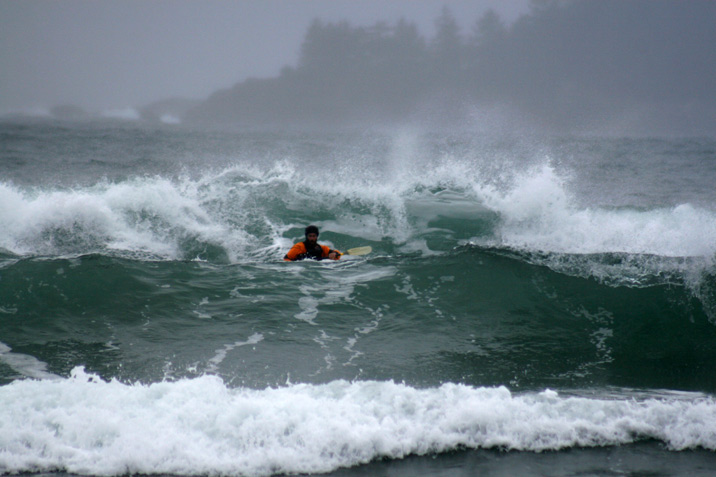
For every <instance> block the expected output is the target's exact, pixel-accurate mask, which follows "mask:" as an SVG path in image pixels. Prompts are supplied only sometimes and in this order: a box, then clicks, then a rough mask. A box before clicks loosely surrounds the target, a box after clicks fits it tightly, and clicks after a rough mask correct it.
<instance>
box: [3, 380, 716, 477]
mask: <svg viewBox="0 0 716 477" xmlns="http://www.w3.org/2000/svg"><path fill="white" fill-rule="evenodd" d="M0 402H3V403H4V405H3V406H2V407H0V448H2V449H3V452H2V453H0V470H1V471H2V472H45V471H56V470H63V471H67V472H71V473H78V474H95V475H126V474H128V473H132V474H135V473H143V474H175V475H199V474H212V475H216V474H223V475H229V474H231V475H270V474H276V473H314V472H328V471H332V470H335V469H337V468H340V467H347V466H354V465H357V464H361V463H366V462H369V461H371V460H373V459H376V458H379V457H381V456H386V457H389V458H401V457H404V456H407V455H410V454H428V453H434V452H443V451H449V450H454V449H457V448H460V447H467V448H501V449H519V450H525V451H544V450H552V449H555V450H556V449H564V448H569V447H575V446H605V445H619V444H626V443H631V442H634V441H636V440H640V439H656V440H659V441H661V442H663V443H664V444H665V445H666V446H668V447H669V448H670V449H672V450H680V449H692V448H697V447H703V448H705V449H709V450H716V401H715V400H714V399H713V397H708V396H704V395H701V394H680V395H677V394H674V395H669V394H666V395H658V394H655V395H654V397H648V396H647V397H639V396H636V397H635V396H632V397H628V396H627V397H626V398H621V399H618V398H614V397H609V398H604V399H598V398H588V397H563V396H560V395H558V394H557V393H556V392H554V391H545V392H542V393H533V394H523V395H514V394H512V393H511V392H510V391H508V390H507V389H506V388H504V387H500V388H475V387H470V386H465V385H459V384H443V385H442V386H440V387H438V388H428V389H416V388H412V387H410V386H406V385H401V384H395V383H392V382H376V381H365V382H353V383H349V382H345V381H334V382H331V383H328V384H323V385H309V384H295V385H289V386H286V387H281V388H274V389H272V388H269V389H264V390H253V389H246V388H238V389H230V388H227V387H226V386H225V384H224V383H223V382H222V381H221V379H219V378H217V377H212V376H204V377H201V378H196V379H184V380H180V381H176V382H161V383H154V384H150V385H142V384H133V385H127V384H123V383H121V382H118V381H115V380H113V381H110V382H104V381H102V380H100V379H99V378H98V377H97V376H94V375H91V374H87V373H86V372H85V371H84V370H83V369H82V368H76V369H74V370H73V372H72V377H71V378H70V379H65V380H61V381H15V382H13V383H11V384H9V385H6V386H3V387H0Z"/></svg>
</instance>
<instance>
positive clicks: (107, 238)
mask: <svg viewBox="0 0 716 477" xmlns="http://www.w3.org/2000/svg"><path fill="white" fill-rule="evenodd" d="M197 187H198V184H197V183H195V182H192V181H185V182H180V183H175V182H172V181H169V180H166V179H161V178H151V179H136V180H133V181H129V182H124V183H119V184H98V185H96V186H93V187H89V188H84V189H78V190H73V189H70V190H50V191H21V190H19V189H18V188H16V187H14V186H11V185H8V184H3V183H0V248H4V249H7V250H9V251H11V252H13V253H15V254H18V255H27V254H82V253H90V252H97V251H103V250H107V249H108V250H115V251H126V252H142V253H147V254H150V255H154V256H156V257H161V258H169V259H176V258H184V257H182V253H183V251H182V243H184V242H186V241H187V240H198V241H202V242H205V243H211V244H216V245H218V246H220V247H222V248H223V249H224V250H225V251H226V252H227V254H229V256H230V258H235V254H236V253H237V252H238V251H239V250H240V249H241V247H242V245H243V244H244V242H245V240H246V239H245V238H244V237H243V234H241V230H236V229H232V228H230V227H229V226H227V224H226V223H225V221H224V220H223V217H221V216H217V215H216V214H212V213H211V211H209V210H208V209H207V206H206V205H205V202H207V201H211V200H212V199H213V198H212V197H211V196H208V197H207V195H206V194H205V193H203V192H199V191H198V189H197ZM189 258H194V257H189Z"/></svg>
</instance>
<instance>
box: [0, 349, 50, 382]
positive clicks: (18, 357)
mask: <svg viewBox="0 0 716 477" xmlns="http://www.w3.org/2000/svg"><path fill="white" fill-rule="evenodd" d="M0 362H3V363H5V364H6V365H8V366H10V368H12V369H13V370H14V371H15V372H17V373H20V374H21V375H23V376H27V377H29V378H36V379H61V378H60V376H58V375H56V374H53V373H50V372H49V371H47V363H45V362H43V361H40V360H39V359H37V358H35V357H34V356H30V355H29V354H22V353H13V352H12V348H10V347H9V346H8V345H6V344H5V343H2V342H0Z"/></svg>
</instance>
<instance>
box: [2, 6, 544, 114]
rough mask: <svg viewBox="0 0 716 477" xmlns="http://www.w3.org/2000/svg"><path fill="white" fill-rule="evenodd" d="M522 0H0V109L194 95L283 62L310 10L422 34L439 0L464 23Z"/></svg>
mask: <svg viewBox="0 0 716 477" xmlns="http://www.w3.org/2000/svg"><path fill="white" fill-rule="evenodd" d="M529 3H530V2H529V0H452V1H450V0H393V1H386V0H282V1H279V0H261V1H248V0H242V1H218V0H202V1H199V0H196V1H187V0H151V1H149V0H145V1H137V0H103V1H90V0H62V1H59V0H22V1H20V0H0V114H2V113H7V112H14V111H15V112H16V111H31V110H42V109H49V108H50V107H52V106H55V105H58V104H75V105H78V106H81V107H83V108H85V109H87V110H89V111H102V110H107V109H121V108H126V107H130V106H141V105H144V104H147V103H149V102H152V101H155V100H160V99H166V98H169V97H176V96H179V97H189V98H204V97H207V96H208V95H209V94H211V93H212V92H214V91H216V90H217V89H220V88H226V87H229V86H231V85H233V84H235V83H237V82H239V81H241V80H244V79H246V78H247V77H259V78H261V77H271V76H276V75H278V73H279V71H280V69H281V67H282V66H284V65H294V64H295V62H296V60H297V57H298V52H299V48H300V44H301V40H302V38H303V35H304V33H305V32H306V29H307V27H308V25H309V24H310V22H311V20H312V19H314V18H321V19H323V20H327V21H339V20H348V21H349V22H350V23H351V24H353V25H372V24H374V23H375V22H376V21H378V20H385V21H388V22H390V23H393V22H395V21H397V20H398V19H400V18H401V17H403V18H405V19H406V20H408V21H411V22H414V23H416V24H417V25H418V27H419V28H420V30H421V32H422V33H423V34H424V35H426V36H428V37H430V36H432V34H433V22H434V20H435V18H436V17H437V16H438V15H439V14H440V11H441V9H442V7H443V6H444V5H447V6H448V7H449V8H450V10H451V11H452V12H453V14H454V15H455V17H456V18H457V20H458V22H459V23H460V25H461V27H462V28H463V32H464V33H468V32H469V29H470V27H471V25H472V24H473V23H474V21H475V20H476V19H477V18H478V17H480V16H481V15H482V14H483V13H484V11H485V10H486V9H488V8H492V9H494V10H495V11H496V12H497V13H498V14H500V16H501V17H502V18H503V19H504V20H505V21H507V22H512V21H514V20H515V19H516V18H517V17H518V16H519V15H520V14H521V13H526V12H527V11H528V9H529Z"/></svg>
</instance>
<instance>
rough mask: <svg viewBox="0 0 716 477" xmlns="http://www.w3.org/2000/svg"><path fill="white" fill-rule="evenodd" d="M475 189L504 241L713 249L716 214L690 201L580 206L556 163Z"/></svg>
mask: <svg viewBox="0 0 716 477" xmlns="http://www.w3.org/2000/svg"><path fill="white" fill-rule="evenodd" d="M478 194H479V195H480V196H481V197H482V198H483V199H484V200H485V203H486V204H487V205H488V206H489V207H490V208H492V209H493V210H495V211H497V212H498V213H499V214H500V215H501V217H502V224H501V225H500V228H499V236H500V241H501V244H502V245H506V246H509V247H513V248H517V249H522V250H530V251H540V252H556V253H575V254H590V253H619V252H622V253H632V254H652V255H659V256H665V257H712V256H713V255H714V254H716V214H714V213H713V212H712V211H707V210H704V209H700V208H698V207H695V206H692V205H690V204H682V205H679V206H676V207H670V208H659V209H652V210H634V209H621V210H608V209H603V208H594V209H591V208H579V207H577V206H576V205H575V202H576V201H575V200H574V199H573V198H572V197H571V196H570V194H569V193H568V192H567V189H566V186H565V184H564V181H563V180H562V179H561V178H560V177H559V176H558V174H557V173H556V172H555V170H554V168H552V167H551V166H549V165H542V166H541V167H539V168H536V169H533V170H530V171H527V172H525V173H524V174H521V175H519V176H517V177H516V179H515V183H514V186H513V187H512V188H510V189H508V190H506V191H496V190H494V189H489V188H480V190H479V191H478Z"/></svg>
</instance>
